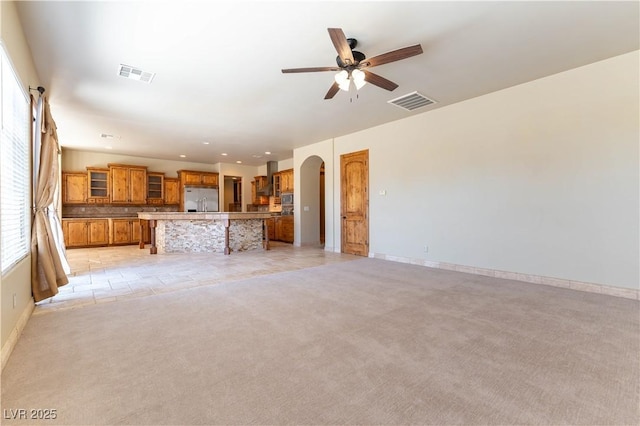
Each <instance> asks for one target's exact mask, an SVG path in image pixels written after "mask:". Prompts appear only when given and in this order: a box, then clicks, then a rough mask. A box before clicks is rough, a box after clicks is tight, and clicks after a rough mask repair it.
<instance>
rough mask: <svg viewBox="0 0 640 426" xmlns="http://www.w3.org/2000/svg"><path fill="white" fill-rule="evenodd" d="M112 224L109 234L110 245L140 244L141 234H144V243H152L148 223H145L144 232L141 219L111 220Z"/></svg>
mask: <svg viewBox="0 0 640 426" xmlns="http://www.w3.org/2000/svg"><path fill="white" fill-rule="evenodd" d="M109 221H110V222H111V225H110V232H109V244H111V245H123V244H138V243H139V242H140V232H142V233H143V234H144V242H145V243H150V242H151V235H150V232H149V225H148V222H147V221H146V220H145V221H143V225H142V230H141V228H140V220H139V219H109Z"/></svg>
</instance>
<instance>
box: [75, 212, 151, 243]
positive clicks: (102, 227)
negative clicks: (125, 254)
mask: <svg viewBox="0 0 640 426" xmlns="http://www.w3.org/2000/svg"><path fill="white" fill-rule="evenodd" d="M140 232H142V233H143V235H144V242H145V243H147V244H148V243H150V242H151V232H150V230H149V224H148V222H147V221H144V222H143V226H142V229H141V228H140V222H139V220H138V219H132V218H128V219H62V235H63V237H64V244H65V246H66V247H67V248H76V247H99V246H108V245H124V244H138V243H139V242H140Z"/></svg>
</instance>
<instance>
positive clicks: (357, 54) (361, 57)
mask: <svg viewBox="0 0 640 426" xmlns="http://www.w3.org/2000/svg"><path fill="white" fill-rule="evenodd" d="M351 54H352V55H353V60H354V61H355V62H354V63H353V64H345V63H344V62H343V61H342V58H340V55H338V56H336V63H337V64H338V66H339V67H340V68H347V67H349V66H352V67H356V66H358V64H359V63H360V62H362V61H364V60H365V59H366V58H367V57H366V56H365V54H364V53H362V52H358V51H357V50H352V51H351Z"/></svg>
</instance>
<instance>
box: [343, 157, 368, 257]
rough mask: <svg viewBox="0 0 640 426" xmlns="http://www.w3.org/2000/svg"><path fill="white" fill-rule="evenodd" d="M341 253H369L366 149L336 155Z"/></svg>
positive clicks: (361, 254)
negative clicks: (339, 189)
mask: <svg viewBox="0 0 640 426" xmlns="http://www.w3.org/2000/svg"><path fill="white" fill-rule="evenodd" d="M340 184H341V185H340V186H341V194H340V215H341V217H342V226H341V231H342V232H341V234H342V246H341V251H342V253H351V254H356V255H359V256H368V255H369V150H364V151H358V152H352V153H350V154H344V155H341V156H340Z"/></svg>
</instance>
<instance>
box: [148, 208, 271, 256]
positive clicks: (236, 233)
mask: <svg viewBox="0 0 640 426" xmlns="http://www.w3.org/2000/svg"><path fill="white" fill-rule="evenodd" d="M270 217H271V213H269V212H247V213H241V212H220V213H218V212H197V213H191V212H189V213H184V212H139V213H138V219H139V220H140V226H141V227H142V226H143V224H144V223H145V222H144V221H147V222H148V224H149V228H150V231H151V248H150V250H149V252H150V253H151V254H156V253H224V254H230V253H231V252H232V251H245V250H255V249H258V248H264V249H265V250H269V238H268V232H265V230H267V228H266V227H267V226H268V225H267V223H266V220H267V219H268V218H270ZM140 248H144V241H142V240H141V241H140Z"/></svg>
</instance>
